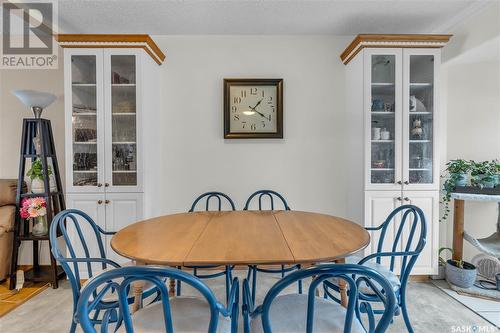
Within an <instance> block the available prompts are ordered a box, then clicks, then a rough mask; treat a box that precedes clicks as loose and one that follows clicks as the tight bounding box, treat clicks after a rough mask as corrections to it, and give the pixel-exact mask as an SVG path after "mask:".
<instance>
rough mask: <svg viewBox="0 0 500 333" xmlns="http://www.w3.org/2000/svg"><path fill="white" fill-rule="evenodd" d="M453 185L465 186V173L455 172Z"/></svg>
mask: <svg viewBox="0 0 500 333" xmlns="http://www.w3.org/2000/svg"><path fill="white" fill-rule="evenodd" d="M455 186H462V187H463V186H467V174H466V173H457V174H456V179H455Z"/></svg>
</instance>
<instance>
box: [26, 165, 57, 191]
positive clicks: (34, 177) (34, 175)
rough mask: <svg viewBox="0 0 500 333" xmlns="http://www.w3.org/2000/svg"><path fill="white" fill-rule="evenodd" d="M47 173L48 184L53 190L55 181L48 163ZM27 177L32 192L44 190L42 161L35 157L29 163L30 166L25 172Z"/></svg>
mask: <svg viewBox="0 0 500 333" xmlns="http://www.w3.org/2000/svg"><path fill="white" fill-rule="evenodd" d="M48 171H49V172H48V174H49V184H50V185H49V186H50V190H51V191H55V190H56V187H55V182H54V179H53V177H51V176H52V168H51V167H50V165H49V166H48ZM26 175H27V176H28V177H30V179H31V187H30V188H31V192H32V193H43V192H44V190H45V186H44V182H43V167H42V161H41V160H40V159H37V160H35V161H33V163H32V164H31V168H30V169H29V170H28V172H27V173H26Z"/></svg>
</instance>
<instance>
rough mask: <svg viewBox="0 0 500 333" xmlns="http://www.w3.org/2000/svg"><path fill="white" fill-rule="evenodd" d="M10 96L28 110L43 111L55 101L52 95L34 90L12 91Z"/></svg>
mask: <svg viewBox="0 0 500 333" xmlns="http://www.w3.org/2000/svg"><path fill="white" fill-rule="evenodd" d="M12 94H13V95H14V96H16V97H17V98H19V100H20V101H21V102H23V104H24V105H26V106H27V107H29V108H33V107H37V108H41V109H45V108H46V107H47V106H49V105H50V104H52V103H53V102H54V101H55V100H56V96H55V95H53V94H49V93H46V92H41V91H35V90H13V91H12Z"/></svg>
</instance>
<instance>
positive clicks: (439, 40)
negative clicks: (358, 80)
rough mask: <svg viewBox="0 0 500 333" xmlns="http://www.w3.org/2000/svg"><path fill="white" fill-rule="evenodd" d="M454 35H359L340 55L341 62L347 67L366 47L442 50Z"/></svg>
mask: <svg viewBox="0 0 500 333" xmlns="http://www.w3.org/2000/svg"><path fill="white" fill-rule="evenodd" d="M452 36H453V35H422V34H359V35H357V36H356V37H355V38H354V39H353V41H352V42H351V43H350V44H349V45H348V46H347V47H346V49H345V50H344V52H342V54H341V55H340V60H342V62H343V63H344V65H347V64H348V63H349V61H351V60H352V59H353V58H354V57H355V56H356V55H357V54H358V53H359V52H360V51H361V50H362V49H364V48H366V47H374V48H375V47H376V48H383V47H390V48H398V47H399V48H410V47H411V48H441V47H443V46H445V45H446V43H448V41H449V40H450V38H451V37H452Z"/></svg>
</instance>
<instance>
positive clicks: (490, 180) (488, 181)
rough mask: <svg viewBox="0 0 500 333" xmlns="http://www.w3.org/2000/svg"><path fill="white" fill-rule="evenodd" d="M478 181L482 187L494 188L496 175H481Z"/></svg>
mask: <svg viewBox="0 0 500 333" xmlns="http://www.w3.org/2000/svg"><path fill="white" fill-rule="evenodd" d="M480 182H481V185H483V187H484V188H494V187H495V185H496V177H495V176H488V175H481V180H480Z"/></svg>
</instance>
